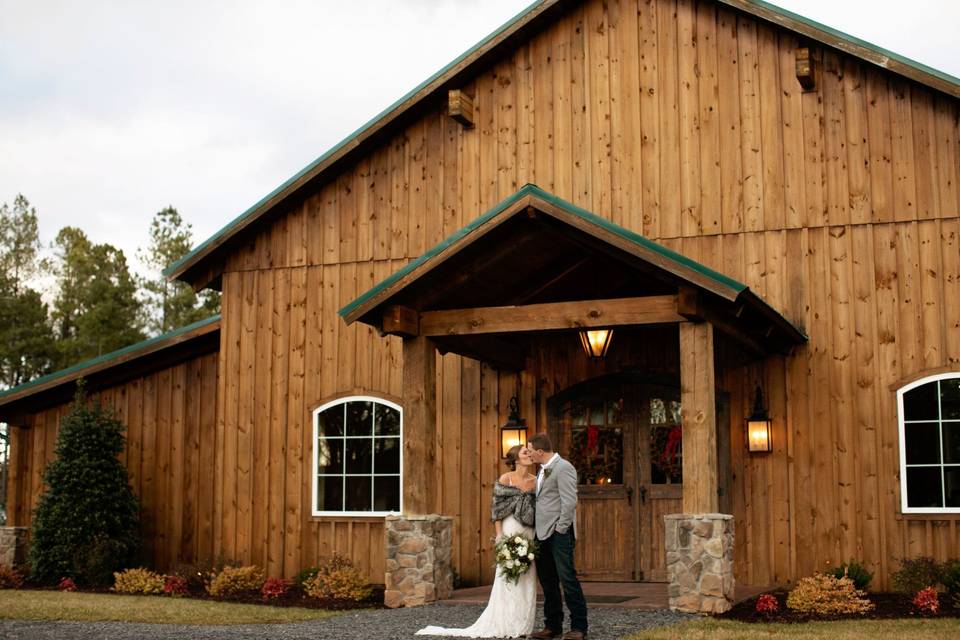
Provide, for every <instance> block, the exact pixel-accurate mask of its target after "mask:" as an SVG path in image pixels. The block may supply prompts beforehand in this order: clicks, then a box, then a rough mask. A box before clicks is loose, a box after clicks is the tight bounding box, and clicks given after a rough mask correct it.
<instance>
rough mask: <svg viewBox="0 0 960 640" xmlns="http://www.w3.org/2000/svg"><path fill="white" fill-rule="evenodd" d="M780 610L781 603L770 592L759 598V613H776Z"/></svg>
mask: <svg viewBox="0 0 960 640" xmlns="http://www.w3.org/2000/svg"><path fill="white" fill-rule="evenodd" d="M779 610H780V603H778V602H777V599H776V598H775V597H774V596H772V595H770V594H769V593H765V594H763V595H762V596H760V597H759V598H757V613H776V612H777V611H779Z"/></svg>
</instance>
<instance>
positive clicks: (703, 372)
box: [680, 322, 720, 513]
mask: <svg viewBox="0 0 960 640" xmlns="http://www.w3.org/2000/svg"><path fill="white" fill-rule="evenodd" d="M713 362H714V361H713V325H712V324H710V323H709V322H699V323H693V322H685V323H683V324H681V325H680V405H681V407H682V421H683V512H684V513H716V512H717V511H718V509H719V508H720V502H719V498H718V495H717V487H718V475H717V474H718V469H717V415H716V399H715V398H714V394H715V393H714V375H713V366H714V365H713Z"/></svg>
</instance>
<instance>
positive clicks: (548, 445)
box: [527, 433, 553, 451]
mask: <svg viewBox="0 0 960 640" xmlns="http://www.w3.org/2000/svg"><path fill="white" fill-rule="evenodd" d="M527 445H528V446H529V447H530V448H532V449H534V450H537V449H542V450H544V451H553V443H552V442H550V436H548V435H547V434H545V433H537V434H535V435H533V436H532V437H531V438H530V439H529V440H527Z"/></svg>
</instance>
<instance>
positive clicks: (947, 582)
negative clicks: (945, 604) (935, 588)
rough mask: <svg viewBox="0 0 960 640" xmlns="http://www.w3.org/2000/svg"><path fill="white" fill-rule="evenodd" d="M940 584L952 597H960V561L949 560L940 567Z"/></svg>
mask: <svg viewBox="0 0 960 640" xmlns="http://www.w3.org/2000/svg"><path fill="white" fill-rule="evenodd" d="M940 582H941V584H943V586H944V587H945V588H946V590H947V591H948V592H949V593H950V595H952V596H956V597H960V560H947V561H946V562H944V563H943V564H942V565H941V566H940Z"/></svg>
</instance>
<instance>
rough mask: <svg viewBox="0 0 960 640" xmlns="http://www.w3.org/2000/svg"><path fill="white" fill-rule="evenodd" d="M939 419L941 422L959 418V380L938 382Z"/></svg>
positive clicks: (951, 379) (952, 379)
mask: <svg viewBox="0 0 960 640" xmlns="http://www.w3.org/2000/svg"><path fill="white" fill-rule="evenodd" d="M940 417H941V419H943V420H956V419H958V418H960V378H950V379H948V380H941V381H940Z"/></svg>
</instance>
